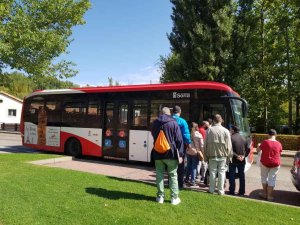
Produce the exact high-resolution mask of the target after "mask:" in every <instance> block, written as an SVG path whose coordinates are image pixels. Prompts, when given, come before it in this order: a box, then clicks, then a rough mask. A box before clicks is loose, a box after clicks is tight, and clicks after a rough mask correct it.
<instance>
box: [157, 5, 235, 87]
mask: <svg viewBox="0 0 300 225" xmlns="http://www.w3.org/2000/svg"><path fill="white" fill-rule="evenodd" d="M171 3H172V4H173V5H174V6H173V13H172V16H171V18H172V20H173V21H174V27H173V29H172V32H171V33H170V34H169V35H168V38H169V40H170V43H171V49H172V53H171V55H169V56H168V57H161V59H160V63H161V69H162V72H163V75H162V77H161V80H162V81H164V82H166V81H182V80H218V81H224V77H225V74H224V72H225V69H226V60H228V56H229V52H228V47H229V43H230V42H229V41H230V35H231V30H232V22H233V20H232V12H231V7H230V5H231V1H208V0H201V1H194V0H187V1H179V0H171Z"/></svg>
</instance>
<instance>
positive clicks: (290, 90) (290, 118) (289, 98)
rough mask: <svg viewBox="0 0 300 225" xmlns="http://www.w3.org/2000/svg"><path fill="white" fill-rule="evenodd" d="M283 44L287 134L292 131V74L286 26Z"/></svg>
mask: <svg viewBox="0 0 300 225" xmlns="http://www.w3.org/2000/svg"><path fill="white" fill-rule="evenodd" d="M285 46H286V63H287V68H286V72H287V81H288V87H287V88H288V103H289V106H288V107H289V134H292V133H293V96H292V74H291V71H290V39H289V34H288V27H287V26H286V27H285Z"/></svg>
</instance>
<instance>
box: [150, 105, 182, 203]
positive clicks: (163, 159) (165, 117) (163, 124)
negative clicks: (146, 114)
mask: <svg viewBox="0 0 300 225" xmlns="http://www.w3.org/2000/svg"><path fill="white" fill-rule="evenodd" d="M161 128H162V129H163V131H164V134H165V136H166V139H167V141H168V143H169V145H170V150H168V151H167V152H165V153H159V152H157V151H156V150H155V149H153V150H152V156H153V159H154V160H155V169H156V186H157V198H156V201H157V202H158V203H163V202H164V171H165V168H167V171H168V175H169V187H170V190H171V204H173V205H178V204H179V203H180V202H181V200H180V198H179V189H178V181H177V168H178V162H181V161H182V158H181V157H179V155H182V154H183V141H182V136H181V132H180V129H179V126H178V124H177V122H176V121H175V120H174V119H173V118H172V117H171V112H170V109H169V108H168V107H164V108H162V111H161V115H160V116H159V117H158V118H157V119H156V120H154V122H153V124H152V127H151V134H152V136H153V138H154V142H155V140H156V139H157V137H158V134H159V132H160V130H161Z"/></svg>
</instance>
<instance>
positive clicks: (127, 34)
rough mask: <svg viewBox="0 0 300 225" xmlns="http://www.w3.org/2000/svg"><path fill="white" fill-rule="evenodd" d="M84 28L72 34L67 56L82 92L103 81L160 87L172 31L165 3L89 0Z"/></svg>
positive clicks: (155, 0)
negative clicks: (161, 67) (161, 62)
mask: <svg viewBox="0 0 300 225" xmlns="http://www.w3.org/2000/svg"><path fill="white" fill-rule="evenodd" d="M91 4H92V6H91V8H90V9H89V10H88V11H87V12H86V14H85V16H84V18H85V21H86V24H84V25H80V26H76V27H74V29H73V34H72V37H71V38H72V39H73V41H72V43H71V44H70V46H69V48H68V52H69V53H68V54H67V55H62V56H61V59H65V60H69V61H72V62H74V63H76V64H77V65H76V67H75V69H76V70H78V71H79V73H78V74H77V75H76V77H73V78H70V79H68V80H69V81H72V82H73V83H76V84H79V85H81V86H84V85H87V84H88V85H91V86H106V85H108V77H111V78H112V79H113V81H117V82H119V83H120V84H123V85H127V84H129V85H130V84H147V83H150V82H151V83H158V82H159V77H160V74H159V71H158V67H159V65H158V62H159V58H160V56H167V55H168V54H169V53H170V43H169V40H168V38H167V34H168V33H170V32H171V30H172V20H171V13H172V5H171V3H170V1H169V0H91Z"/></svg>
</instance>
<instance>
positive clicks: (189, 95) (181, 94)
mask: <svg viewBox="0 0 300 225" xmlns="http://www.w3.org/2000/svg"><path fill="white" fill-rule="evenodd" d="M190 97H191V93H189V92H186V93H178V92H173V98H190Z"/></svg>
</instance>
